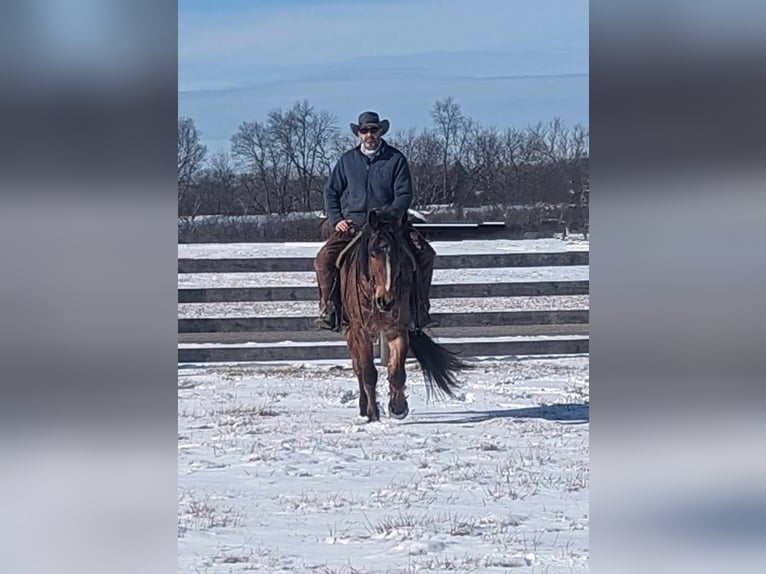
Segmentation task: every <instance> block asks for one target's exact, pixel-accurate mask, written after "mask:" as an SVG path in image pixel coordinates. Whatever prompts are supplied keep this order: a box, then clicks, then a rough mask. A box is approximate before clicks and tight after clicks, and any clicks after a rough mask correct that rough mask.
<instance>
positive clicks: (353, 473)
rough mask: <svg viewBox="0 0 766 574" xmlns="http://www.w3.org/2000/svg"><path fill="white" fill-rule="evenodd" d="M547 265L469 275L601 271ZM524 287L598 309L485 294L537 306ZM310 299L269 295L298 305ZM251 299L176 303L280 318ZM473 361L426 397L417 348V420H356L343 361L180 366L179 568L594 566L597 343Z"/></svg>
mask: <svg viewBox="0 0 766 574" xmlns="http://www.w3.org/2000/svg"><path fill="white" fill-rule="evenodd" d="M433 245H434V247H435V248H436V250H437V253H492V252H498V251H503V250H505V251H506V252H508V251H515V250H518V251H564V250H569V249H587V242H583V241H581V240H579V241H578V240H576V239H575V240H570V241H568V242H564V241H561V240H542V241H540V240H538V241H533V242H530V241H479V242H468V241H464V242H452V243H446V242H445V243H439V242H434V244H433ZM318 246H319V245H318V244H260V245H247V246H242V245H179V257H277V256H279V257H282V256H313V255H314V254H315V253H316V249H318ZM545 269H546V268H538V269H529V270H519V269H507V270H492V274H491V275H488V273H487V270H483V271H479V274H478V275H476V276H475V277H474V278H466V277H470V276H471V273H473V272H477V270H470V272H471V273H469V272H468V271H466V272H460V273H461V280H463V281H464V282H472V281H488V280H503V281H509V280H520V281H525V280H540V279H539V278H538V277H539V275H538V276H537V277H535V278H534V279H532V278H531V276H530V275H525V273H532V274H540V273H543V274H544V273H546V272H547V273H548V274H549V275H548V276H546V277H545V279H554V278H555V279H570V280H572V279H587V278H588V268H587V267H559V268H551V269H549V270H547V271H544V270H545ZM450 272H451V271H450ZM242 275H243V274H231V275H230V276H229V277H227V279H228V280H229V281H232V282H233V283H224V282H222V280H223V278H222V277H221V276H216V275H209V274H208V275H198V276H195V275H179V286H185V287H191V286H236V285H242V283H239V281H242V279H243V277H242ZM247 275H250V276H257V277H258V279H257V280H258V281H261V283H255V284H256V285H266V284H268V285H277V284H279V285H300V284H306V285H311V284H314V283H313V274H295V273H276V274H247ZM296 275H303V276H305V279H304V280H305V281H306V282H305V283H300V282H296V277H295V276H296ZM439 276H440V273H439V272H438V271H437V272H436V273H435V282H439ZM441 279H442V280H443V281H445V282H446V281H450V280H451V279H450V278H449V276H445V275H442V276H441ZM247 280H248V281H252V280H253V279H252V277H251V278H248V279H247ZM244 284H248V283H244ZM527 299H528V300H530V301H531V300H533V299H538V300H539V301H543V300H550V299H558V300H559V301H555V302H554V303H549V305H551V304H552V305H553V306H555V307H556V308H569V306H570V305H571V306H575V307H582V308H587V306H588V298H587V297H557V298H514V299H508V300H506V301H496V302H490V303H487V302H486V300H485V301H484V302H483V303H481V304H482V305H485V306H486V305H489V307H487V308H495V307H497V308H500V306H502V305H505V306H506V307H507V306H508V305H510V304H511V303H513V304H514V305H517V306H518V307H516V306H514V307H511V308H525V307H524V305H525V304H529V305H532V303H530V302H527V303H525V302H524V301H525V300H527ZM438 301H439V300H436V301H435V302H434V304H435V305H437V304H441V305H444V306H445V308H450V309H454V308H455V307H456V306H460V305H463V306H467V307H464V308H472V307H471V305H472V304H473V305H478V303H477V302H473V303H472V302H471V301H470V300H459V299H454V300H442V302H441V303H438ZM308 303H309V305H308V306H305V305H304V303H287V302H285V303H271V304H269V305H271V306H272V308H273V307H274V306H279V307H278V308H279V309H280V310H279V311H278V313H280V314H282V313H284V314H299V315H300V314H305V313H306V312H310V311H311V310H312V309H313V306H314V305H313V304H311V302H308ZM229 305H233V307H231V308H229V309H227V306H229ZM238 305H241V304H226V305H223V306H222V304H215V305H213V306H212V307H211V306H210V304H199V305H197V304H194V305H185V306H184V305H179V315H180V316H197V314H198V313H200V314H204V313H209V314H210V315H211V316H216V315H217V314H219V313H223V314H225V315H226V314H229V313H231V314H233V315H237V314H239V313H240V312H245V311H246V312H247V314H248V315H255V314H261V313H263V314H264V315H266V314H269V315H271V314H274V313H271V312H267V308H266V307H263V308H257V309H256V308H254V307H252V306H248V307H242V306H238ZM264 305H266V304H264ZM545 308H547V307H545ZM205 309H207V311H205ZM461 310H462V309H461ZM548 338H550V337H548ZM447 340H448V339H443V341H445V342H446V341H447ZM311 344H312V345H316V344H318V343H311ZM184 346H193V345H184ZM471 365H472V366H473V367H474V368H472V369H471V370H468V371H466V372H464V373H463V374H462V375H461V382H462V386H461V388H460V390H459V391H458V393H457V396H456V398H454V399H450V400H444V401H439V402H436V403H430V404H429V403H427V401H426V390H425V385H424V383H423V379H422V373H421V372H420V370H419V368H418V366H417V364H416V363H415V362H412V361H410V362H408V364H407V375H408V383H407V389H408V395H409V406H410V414H409V416H408V417H407V418H406V419H404V420H402V421H398V420H395V419H392V418H388V417H386V416H385V408H383V409H381V413H383V414H384V416H383V418H382V419H381V421H380V422H376V423H367V422H364V421H366V419H362V420H360V419H359V417H358V407H357V400H358V384H357V382H356V378H355V376H354V374H353V372H352V370H351V365H350V361H348V360H338V361H316V362H302V363H297V364H286V363H281V364H280V363H274V364H265V363H264V364H217V365H210V366H195V365H184V366H180V367H179V371H178V570H179V572H188V573H198V572H209V573H217V572H221V573H223V572H227V573H228V572H246V571H259V572H318V573H323V574H324V573H338V574H339V573H345V574H351V573H354V572H359V573H367V572H375V573H378V572H379V573H386V572H390V573H395V572H407V573H415V572H490V573H492V572H497V573H500V572H520V573H524V572H526V573H529V574H531V573H538V572H550V573H557V572H566V573H571V572H586V571H587V570H588V557H589V545H588V532H589V506H588V496H589V494H588V493H589V466H588V437H589V414H588V413H589V390H588V382H589V374H588V373H589V370H588V357H587V356H551V357H545V358H540V357H514V358H506V359H505V360H497V358H486V359H472V360H471ZM378 372H379V375H380V378H379V383H378V391H379V402H381V404H382V405H385V401H386V396H387V395H386V391H387V383H386V381H385V369H384V368H383V367H382V366H378Z"/></svg>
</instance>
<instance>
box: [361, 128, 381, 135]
mask: <svg viewBox="0 0 766 574" xmlns="http://www.w3.org/2000/svg"><path fill="white" fill-rule="evenodd" d="M378 130H379V129H378V128H359V133H360V134H376V133H378Z"/></svg>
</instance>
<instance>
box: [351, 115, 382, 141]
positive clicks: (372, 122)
mask: <svg viewBox="0 0 766 574" xmlns="http://www.w3.org/2000/svg"><path fill="white" fill-rule="evenodd" d="M350 125H351V131H352V132H354V135H355V136H358V135H359V130H360V129H361V128H373V127H374V128H378V129H379V130H380V135H385V133H386V132H387V131H388V128H389V127H390V124H389V122H388V120H383V121H382V122H381V121H380V117H379V116H378V114H376V113H375V112H362V113H361V114H359V123H358V124H355V123H351V124H350Z"/></svg>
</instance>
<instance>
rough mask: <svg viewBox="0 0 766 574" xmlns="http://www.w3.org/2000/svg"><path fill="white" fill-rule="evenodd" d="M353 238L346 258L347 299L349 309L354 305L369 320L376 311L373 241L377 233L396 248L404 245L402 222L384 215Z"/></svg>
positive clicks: (346, 304) (345, 300) (345, 296)
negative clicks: (371, 244)
mask: <svg viewBox="0 0 766 574" xmlns="http://www.w3.org/2000/svg"><path fill="white" fill-rule="evenodd" d="M357 233H358V234H359V236H358V237H356V238H355V239H354V240H353V244H352V245H350V248H349V250H348V251H347V252H346V254H345V255H344V258H343V262H342V268H343V269H344V270H345V287H344V290H343V291H344V292H343V303H342V305H343V306H344V307H345V309H346V311H351V309H354V310H355V311H356V312H355V313H353V314H354V315H357V316H358V317H359V319H360V320H362V321H364V322H365V323H366V322H368V321H370V320H371V319H372V316H373V315H375V314H376V313H375V311H374V310H373V308H372V286H371V281H372V278H371V277H370V269H369V261H370V243H371V240H372V238H373V236H374V235H376V234H377V235H378V236H379V238H380V240H381V241H383V242H386V243H388V244H389V246H390V247H391V248H392V249H400V248H401V245H402V243H401V241H399V240H398V239H399V238H400V237H399V236H400V235H401V226H400V224H399V222H398V220H397V219H395V218H388V217H385V218H383V217H381V218H380V219H379V221H378V225H376V226H375V227H373V226H371V225H370V224H369V223H368V224H365V225H364V226H363V227H362V228H361V229H360V230H359V231H358V232H357Z"/></svg>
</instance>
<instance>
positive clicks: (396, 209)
mask: <svg viewBox="0 0 766 574" xmlns="http://www.w3.org/2000/svg"><path fill="white" fill-rule="evenodd" d="M358 121H359V123H358V124H354V123H352V124H351V131H352V132H353V134H354V135H355V136H357V137H358V138H359V145H357V146H356V147H354V148H352V149H350V150H349V151H347V152H345V153H344V154H343V155H342V156H341V158H340V159H339V160H338V163H337V164H336V165H335V167H334V169H333V171H332V174H331V175H330V179H329V180H328V181H327V184H326V185H325V188H324V204H325V211H326V213H327V217H328V221H329V223H330V225H331V226H332V228H333V232H332V234H331V235H330V237H329V239H328V240H327V242H326V243H325V244H324V245H323V246H322V248H321V249H320V250H319V253H317V256H316V259H315V260H314V270H315V271H316V274H317V283H318V284H319V312H320V315H319V319H317V325H318V326H319V327H321V328H323V329H331V330H334V331H340V327H341V317H340V312H339V300H340V299H339V292H338V289H337V281H338V270H337V269H336V267H335V262H336V260H337V258H338V255H339V254H340V252H341V251H343V248H344V247H346V245H348V244H349V242H350V241H351V240H352V239H353V238H354V233H355V231H356V229H357V228H359V227H362V226H363V225H364V223H365V222H366V221H367V216H368V214H369V213H370V212H371V211H373V210H378V211H381V212H384V213H388V214H391V215H393V216H394V217H402V216H403V215H404V214H405V213H406V212H407V209H408V208H409V206H410V204H411V203H412V177H411V176H410V168H409V165H408V164H407V158H405V157H404V155H403V154H402V152H400V151H399V150H398V149H396V148H394V147H393V146H391V145H389V144H388V143H386V140H384V139H383V136H384V135H385V134H386V132H387V131H388V128H389V127H390V124H389V121H388V120H383V121H380V118H379V116H378V114H376V113H375V112H363V113H362V114H361V115H360V116H359V120H358ZM344 193H346V194H347V195H346V200H347V201H346V208H345V210H343V209H342V208H341V202H340V200H341V197H342V196H343V194H344ZM409 234H410V240H411V242H412V245H413V248H414V249H413V251H414V253H415V258H416V260H417V263H418V270H417V272H416V281H415V286H416V287H415V288H416V290H417V300H418V302H419V308H418V309H416V313H415V323H416V324H415V325H414V326H415V327H416V328H421V329H422V328H425V327H429V326H432V325H434V324H435V321H434V320H433V319H431V317H430V315H429V309H430V303H429V300H428V294H429V291H430V289H431V278H432V276H433V266H434V259H435V257H436V253H435V252H434V250H433V248H432V247H431V246H430V245H429V244H428V243H427V242H426V241H425V239H424V238H423V237H422V236H421V235H420V233H418V231H417V230H416V229H414V228H410V229H409Z"/></svg>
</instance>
